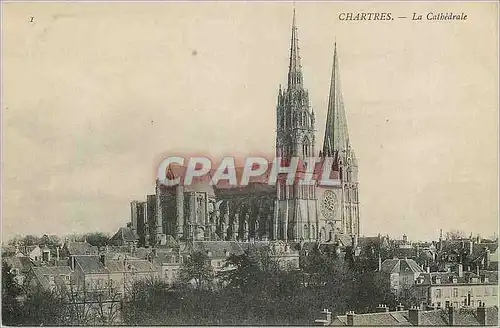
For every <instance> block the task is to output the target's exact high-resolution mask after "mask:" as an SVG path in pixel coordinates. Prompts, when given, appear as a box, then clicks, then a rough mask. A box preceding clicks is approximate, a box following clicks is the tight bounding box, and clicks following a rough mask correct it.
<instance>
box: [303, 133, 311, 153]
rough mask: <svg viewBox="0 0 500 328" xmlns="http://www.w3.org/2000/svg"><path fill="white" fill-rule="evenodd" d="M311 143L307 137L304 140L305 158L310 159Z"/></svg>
mask: <svg viewBox="0 0 500 328" xmlns="http://www.w3.org/2000/svg"><path fill="white" fill-rule="evenodd" d="M309 150H310V142H309V139H308V138H307V137H304V140H303V142H302V154H303V155H304V157H309V155H310V151H309Z"/></svg>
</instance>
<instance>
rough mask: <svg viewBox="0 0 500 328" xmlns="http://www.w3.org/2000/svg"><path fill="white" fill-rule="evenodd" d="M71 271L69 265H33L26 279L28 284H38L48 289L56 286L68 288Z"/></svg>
mask: <svg viewBox="0 0 500 328" xmlns="http://www.w3.org/2000/svg"><path fill="white" fill-rule="evenodd" d="M72 273H73V272H72V270H71V268H70V267H69V266H38V267H35V266H33V267H31V270H30V272H29V273H28V277H27V279H26V280H27V282H28V284H29V285H30V286H39V287H42V288H44V289H46V290H50V291H53V290H55V289H56V287H59V288H63V289H66V290H69V288H70V285H71V275H72Z"/></svg>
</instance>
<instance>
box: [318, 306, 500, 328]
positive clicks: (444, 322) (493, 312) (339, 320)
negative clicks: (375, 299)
mask: <svg viewBox="0 0 500 328" xmlns="http://www.w3.org/2000/svg"><path fill="white" fill-rule="evenodd" d="M377 310H378V312H374V313H363V314H358V313H354V312H353V311H348V312H347V313H346V314H345V315H339V316H335V317H333V316H332V313H331V312H330V311H328V310H327V309H325V310H323V311H321V319H316V320H315V321H314V325H315V326H375V327H377V326H378V327H380V326H390V327H394V326H440V327H443V326H496V327H498V306H496V305H495V306H485V305H484V304H481V305H479V306H477V307H476V308H471V309H470V310H467V311H464V310H460V309H456V308H453V307H450V308H447V309H434V310H421V309H419V308H418V307H412V308H410V309H408V310H405V309H404V308H403V307H402V306H401V305H400V306H398V307H397V308H396V309H394V310H393V311H390V309H389V308H388V307H387V306H384V305H379V307H378V308H377Z"/></svg>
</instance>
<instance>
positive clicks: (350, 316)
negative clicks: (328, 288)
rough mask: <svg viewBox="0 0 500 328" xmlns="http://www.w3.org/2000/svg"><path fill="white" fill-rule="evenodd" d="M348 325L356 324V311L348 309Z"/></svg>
mask: <svg viewBox="0 0 500 328" xmlns="http://www.w3.org/2000/svg"><path fill="white" fill-rule="evenodd" d="M346 317H347V326H354V311H348V312H347V313H346Z"/></svg>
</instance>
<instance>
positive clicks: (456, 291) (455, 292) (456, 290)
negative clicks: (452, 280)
mask: <svg viewBox="0 0 500 328" xmlns="http://www.w3.org/2000/svg"><path fill="white" fill-rule="evenodd" d="M453 297H458V288H453Z"/></svg>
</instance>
